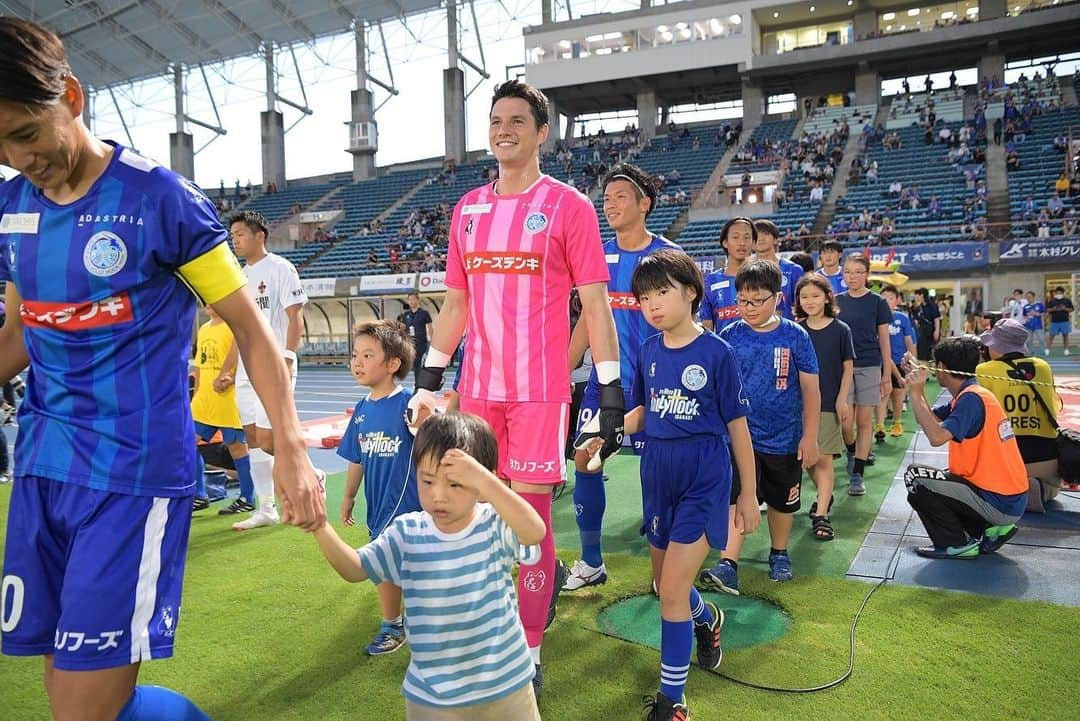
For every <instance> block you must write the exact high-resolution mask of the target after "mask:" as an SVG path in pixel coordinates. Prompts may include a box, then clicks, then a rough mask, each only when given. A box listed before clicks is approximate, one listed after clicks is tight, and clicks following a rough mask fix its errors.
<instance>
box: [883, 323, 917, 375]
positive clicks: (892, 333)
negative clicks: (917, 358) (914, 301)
mask: <svg viewBox="0 0 1080 721" xmlns="http://www.w3.org/2000/svg"><path fill="white" fill-rule="evenodd" d="M904 338H910V339H911V342H912V343H918V342H919V340H918V338H916V337H915V326H913V325H912V324H911V318H908V315H907V313H904V312H903V311H900V310H894V311H893V314H892V323H890V324H889V354H890V355H891V356H892V361H893V363H895V364H896V365H897V366H899V365H900V361H901V360H903V358H904V353H906V352H907V343H906V342H905V341H904Z"/></svg>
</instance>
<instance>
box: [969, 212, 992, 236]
mask: <svg viewBox="0 0 1080 721" xmlns="http://www.w3.org/2000/svg"><path fill="white" fill-rule="evenodd" d="M989 233H990V227H989V226H988V225H987V224H986V216H984V215H980V216H979V217H978V218H976V219H975V224H974V227H973V229H972V231H971V237H972V239H974V240H986V238H987V236H988V235H989Z"/></svg>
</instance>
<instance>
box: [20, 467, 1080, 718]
mask: <svg viewBox="0 0 1080 721" xmlns="http://www.w3.org/2000/svg"><path fill="white" fill-rule="evenodd" d="M613 482H618V483H624V484H626V485H630V480H628V479H613ZM329 485H330V492H331V509H333V510H334V511H335V515H336V508H337V502H338V500H339V499H340V493H341V488H342V485H343V477H342V475H340V474H339V475H337V476H334V477H332V478H331V480H330V484H329ZM9 497H10V486H3V487H0V521H5V522H6V512H7V503H8V499H9ZM863 500H867V499H863ZM560 503H561V505H562V506H564V507H565V506H566V505H568V501H567V500H566V499H564V500H563V501H561V502H560ZM214 508H215V509H216V508H217V506H215V507H214ZM358 513H361V514H362V513H363V510H362V509H358ZM231 520H232V519H230V518H225V517H219V516H217V515H213V510H211V511H209V512H203V513H201V514H199V516H198V517H196V519H195V520H194V522H193V526H192V534H191V546H190V553H189V560H188V567H187V581H186V585H185V592H184V605H183V612H182V615H181V619H180V626H179V633H178V636H177V647H176V654H177V655H176V657H175V658H174V659H171V660H167V661H156V662H152V663H147V664H145V665H144V668H143V671H142V675H141V681H142V682H143V683H158V684H163V685H167V686H170V687H172V688H175V689H178V690H180V691H182V692H183V693H185V694H187V695H188V696H190V697H191V698H193V699H195V700H197V701H198V702H199V704H201V705H202V707H203V708H204V709H205V710H206V711H207V712H208V713H209V714H210V715H211V716H212V717H213V718H214V719H215V720H216V721H247V720H249V719H260V720H266V721H278V720H280V721H293V720H295V721H301V720H302V721H314V720H318V721H337V720H341V721H345V720H350V721H352V720H355V719H368V718H379V719H391V720H392V719H402V718H403V717H404V710H403V709H404V705H403V702H402V699H401V696H400V692H399V688H400V684H401V679H402V676H403V673H404V669H405V665H406V664H407V662H408V651H407V650H402V651H401V652H398V653H396V654H393V655H391V656H389V657H380V658H369V657H365V656H364V655H362V653H361V648H362V647H363V645H364V644H365V643H367V642H368V641H369V640H370V639H371V638H372V636H373V635H374V634H375V632H376V630H377V627H378V622H379V619H378V615H379V614H378V610H377V609H378V606H377V600H376V597H375V590H374V588H373V587H372V586H371V585H370V584H359V585H349V584H347V583H344V582H342V581H340V580H339V579H338V578H337V577H336V575H335V574H334V573H333V571H332V570H331V569H330V568H329V567H328V566H327V565H326V564H325V562H324V561H323V559H322V557H321V555H320V554H319V551H318V549H317V547H316V545H315V543H314V541H313V540H312V539H311V538H310V537H308V536H305V535H304V534H303V533H301V532H299V531H297V530H295V529H292V528H273V529H260V530H257V531H252V532H249V533H244V534H239V533H235V532H233V531H232V530H231V529H230V523H231ZM344 535H345V537H346V538H347V539H348V540H349V541H350V542H353V543H356V544H360V543H362V542H363V541H364V538H363V532H362V531H359V530H357V529H355V528H353V529H348V530H346V531H345V532H344ZM566 540H567V539H565V534H564V538H563V539H561V541H560V542H563V541H566ZM564 545H567V546H569V545H572V544H570V543H566V544H564ZM819 545H820V547H821V549H822V552H825V550H826V549H829V550H832V549H831V548H830V546H829V544H819ZM748 547H749V544H748ZM833 548H838V546H836V545H835V542H834V546H833ZM561 555H562V556H563V557H564V558H566V559H570V558H572V556H573V553H572V552H566V551H564V552H562V553H561ZM607 563H608V568H609V571H610V573H611V578H612V580H611V581H610V582H609V583H608V584H607V585H606V586H603V587H601V588H599V589H597V590H595V591H594V590H591V589H590V590H587V591H584V592H580V593H579V595H576V596H574V597H572V598H567V597H565V596H564V598H563V600H562V602H561V603H560V614H559V619H558V621H557V622H556V624H555V625H554V626H553V627H552V629H551V630H550V632H549V634H548V637H547V641H546V643H545V645H544V658H545V660H546V661H545V677H546V693H545V697H544V699H543V702H542V704H541V711H542V715H543V717H544V719H547V720H549V721H559V720H562V719H565V720H567V721H570V720H575V721H576V720H577V719H582V718H589V719H596V720H598V721H601V720H608V719H610V720H611V721H625V720H627V719H636V718H638V717H639V707H640V700H641V697H642V696H643V695H645V694H649V693H654V692H655V689H656V684H657V675H658V664H659V658H658V654H657V653H656V651H654V650H652V649H649V648H646V647H644V646H641V645H637V644H632V643H628V642H625V641H620V640H617V639H614V638H611V637H609V636H607V635H604V634H603V633H602V632H601V631H602V629H601V626H600V622H599V616H600V614H601V611H602V610H603V609H604V608H606V607H607V606H609V605H611V604H613V603H615V602H616V601H618V600H619V599H623V598H628V597H631V596H635V595H642V594H647V593H648V590H649V573H650V571H649V565H648V560H647V558H646V557H644V556H643V555H641V554H638V553H628V552H625V551H624V552H612V553H609V555H608V557H607ZM830 563H831V562H830ZM824 565H825V564H823V566H824ZM744 568H745V570H744V571H743V572H742V586H743V592H744V594H745V595H748V596H750V597H755V598H761V599H764V600H767V601H769V602H771V603H774V604H776V605H777V606H779V607H781V608H782V609H784V610H785V611H786V612H787V614H789V616H790V618H791V628H790V630H789V632H788V633H787V634H785V635H783V636H780V637H779V638H777V639H775V640H773V641H771V642H769V643H766V644H765V645H761V646H755V647H753V648H747V649H741V650H740V649H739V648H736V647H735V645H736V644H732V647H731V648H729V650H728V652H727V653H726V654H725V660H724V666H723V671H724V672H725V673H727V674H730V675H732V676H735V677H737V678H742V679H747V680H751V681H754V682H758V683H764V684H779V685H785V686H792V685H793V686H813V685H817V684H821V683H823V682H826V681H829V680H832V679H834V678H836V677H838V676H840V675H841V674H842V673H843V672H844V671H845V669H846V668H847V658H848V650H847V649H848V629H849V626H850V623H851V619H852V616H853V614H854V613H855V610H856V608H857V607H858V605H859V602H860V601H861V599H862V597H863V595H864V594H865V593H866V592H867V591H868V590H869V589H870V586H869V585H867V584H864V583H860V582H853V581H845V580H841V579H839V578H829V577H823V576H820V575H813V574H810V573H801V574H800V575H799V576H798V577H797V578H796V579H795V580H794V581H793V582H791V583H787V584H782V585H781V584H773V583H770V582H769V581H768V579H767V578H766V576H765V573H764V571H762V570H761V569H760V567H758V566H756V565H754V564H748V565H747V566H745V567H744ZM797 569H798V566H797ZM1077 622H1080V611H1078V610H1077V609H1075V608H1063V607H1057V606H1052V605H1049V604H1043V603H1034V602H1022V601H1005V600H999V599H991V598H981V597H977V596H971V595H963V594H949V593H943V592H937V591H927V590H921V589H913V588H904V587H892V586H885V587H883V588H882V589H881V590H879V591H878V592H877V593H876V594H875V595H874V597H873V598H872V599H871V601H870V603H869V605H868V606H867V609H866V612H865V614H864V616H863V620H862V622H861V624H860V626H859V635H858V659H857V664H856V668H855V673H854V675H853V676H852V678H851V679H850V680H849V681H848V682H847V683H845V684H843V685H842V686H840V687H839V688H836V689H834V690H831V691H828V692H824V693H818V694H809V695H785V694H778V693H770V692H764V691H756V690H752V689H748V688H742V687H739V686H736V685H734V684H732V683H731V682H729V681H727V680H724V679H722V678H720V677H718V676H716V675H713V674H711V673H705V672H701V671H698V670H694V671H693V672H692V673H691V674H690V681H689V686H688V687H687V698H688V700H689V702H690V705H691V710H692V711H693V714H694V718H695V719H698V720H699V721H711V720H713V719H716V720H719V719H732V718H734V719H770V720H771V719H777V718H791V717H796V716H797V717H799V718H815V719H829V720H831V719H839V720H845V719H850V720H851V721H865V720H867V719H883V720H884V719H889V720H890V721H893V720H901V719H912V720H913V721H927V719H968V718H975V719H990V718H1011V719H1029V718H1030V719H1035V718H1038V719H1047V720H1054V719H1062V720H1063V721H1064V720H1065V719H1072V718H1075V709H1076V705H1075V700H1074V693H1073V690H1072V688H1071V686H1072V684H1071V683H1069V682H1068V681H1067V679H1068V678H1069V676H1068V674H1069V672H1070V669H1071V668H1072V666H1073V665H1074V663H1075V649H1076V646H1075V642H1074V640H1073V639H1074V638H1075V635H1074V629H1075V626H1076V624H1077ZM0 678H2V679H3V703H2V705H0V719H4V721H9V720H10V721H37V720H38V719H46V718H48V707H47V704H46V701H45V696H44V693H43V692H42V688H41V680H40V679H41V662H40V659H36V658H30V659H19V658H9V657H2V658H0Z"/></svg>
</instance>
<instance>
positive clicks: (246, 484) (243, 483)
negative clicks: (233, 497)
mask: <svg viewBox="0 0 1080 721" xmlns="http://www.w3.org/2000/svg"><path fill="white" fill-rule="evenodd" d="M233 463H234V464H235V465H236V475H238V476H239V477H240V497H241V498H243V499H244V500H245V501H247V502H248V503H251V504H252V505H254V503H255V482H254V481H252V480H251V459H250V458H248V457H247V456H244V457H243V458H234V459H233Z"/></svg>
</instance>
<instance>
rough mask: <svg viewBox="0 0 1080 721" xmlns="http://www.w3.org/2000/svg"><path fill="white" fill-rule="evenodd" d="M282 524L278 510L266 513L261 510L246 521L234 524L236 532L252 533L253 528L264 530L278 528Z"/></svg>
mask: <svg viewBox="0 0 1080 721" xmlns="http://www.w3.org/2000/svg"><path fill="white" fill-rule="evenodd" d="M280 522H281V517H280V516H279V515H278V512H277V509H276V508H274V509H271V510H270V511H264V510H262V509H259V510H258V511H255V512H254V513H252V514H251V515H250V516H249V517H248V519H247V520H246V521H239V522H238V523H234V524H232V527H233V530H234V531H250V530H251V529H252V528H262V527H263V526H276V525H277V524H278V523H280Z"/></svg>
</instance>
